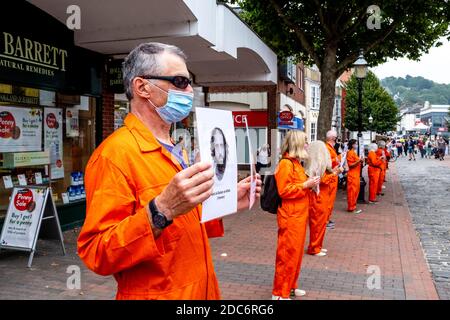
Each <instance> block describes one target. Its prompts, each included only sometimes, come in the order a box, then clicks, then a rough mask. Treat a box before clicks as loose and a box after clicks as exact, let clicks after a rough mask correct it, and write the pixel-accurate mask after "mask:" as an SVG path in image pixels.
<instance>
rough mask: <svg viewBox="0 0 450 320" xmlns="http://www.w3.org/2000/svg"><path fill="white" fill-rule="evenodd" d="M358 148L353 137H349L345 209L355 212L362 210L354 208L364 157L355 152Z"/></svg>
mask: <svg viewBox="0 0 450 320" xmlns="http://www.w3.org/2000/svg"><path fill="white" fill-rule="evenodd" d="M356 150H358V143H357V141H356V140H355V139H351V140H350V141H349V142H348V151H347V164H348V168H349V170H348V172H347V211H348V212H351V213H355V214H359V213H361V212H362V210H361V209H358V210H357V209H356V202H357V201H358V194H359V188H360V176H361V165H362V162H363V161H364V158H360V157H359V156H358V155H357V154H356Z"/></svg>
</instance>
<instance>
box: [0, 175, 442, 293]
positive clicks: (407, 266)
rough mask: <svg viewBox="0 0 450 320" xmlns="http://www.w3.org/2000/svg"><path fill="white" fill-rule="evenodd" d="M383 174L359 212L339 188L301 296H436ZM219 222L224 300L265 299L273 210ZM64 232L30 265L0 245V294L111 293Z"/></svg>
mask: <svg viewBox="0 0 450 320" xmlns="http://www.w3.org/2000/svg"><path fill="white" fill-rule="evenodd" d="M387 179H388V182H387V183H386V186H387V188H386V189H385V194H386V195H385V196H384V197H383V198H382V201H381V203H380V204H378V205H361V208H362V209H363V210H364V212H363V213H362V214H360V215H352V214H349V213H346V212H345V211H344V210H345V209H346V202H345V201H346V200H345V193H344V192H342V191H340V192H339V195H338V198H337V203H336V206H335V207H336V211H335V213H334V215H333V220H334V221H335V222H336V228H335V229H334V230H330V231H328V232H327V235H326V239H325V247H326V248H327V249H328V250H329V253H328V255H327V256H326V257H315V256H309V255H305V257H304V260H303V267H302V272H301V274H300V279H299V286H300V288H302V289H305V290H306V291H307V295H306V296H305V297H303V298H302V299H357V300H361V299H398V300H403V299H438V295H437V292H436V289H435V287H434V284H433V281H432V278H431V275H430V272H429V270H428V266H427V264H426V261H425V259H424V255H423V251H422V248H421V246H420V242H419V238H418V237H417V235H416V233H415V230H414V228H413V225H412V222H411V216H410V213H409V210H408V206H407V204H406V201H405V198H404V195H403V192H402V188H401V186H400V183H399V181H398V174H397V171H396V169H395V166H394V167H393V168H392V169H391V170H390V172H389V174H388V178H387ZM224 223H225V237H223V238H216V239H212V240H211V247H212V255H213V259H214V264H215V269H216V273H217V275H218V278H219V283H220V287H221V291H222V297H223V299H270V297H271V291H272V281H273V273H274V261H275V250H276V239H277V225H276V216H275V215H271V214H269V213H265V212H262V211H261V210H260V209H254V210H252V211H251V212H244V213H240V214H236V215H232V216H229V217H226V218H225V222H224ZM64 236H65V243H66V249H67V252H68V254H67V255H66V256H62V255H61V253H60V249H59V247H58V245H57V244H55V243H52V242H46V241H40V242H39V243H38V249H40V251H39V252H38V254H36V256H35V259H34V263H33V267H32V268H31V269H28V268H26V262H27V256H26V254H24V253H20V252H6V251H5V252H0V289H1V290H0V299H112V298H114V294H115V281H114V279H113V278H112V277H102V276H99V275H96V274H94V273H92V272H91V271H89V270H88V269H86V268H85V267H84V265H83V264H82V262H81V261H80V260H79V258H78V256H77V255H76V246H75V242H76V236H77V230H73V231H67V232H65V233H64ZM306 245H307V243H306V244H305V246H306ZM225 254H226V255H225ZM71 265H76V266H79V267H80V270H81V289H68V287H67V281H68V277H69V276H71V274H70V273H67V268H68V267H70V266H71ZM378 273H379V275H380V277H379V278H378V277H377V274H378ZM377 279H379V280H380V281H379V283H380V286H379V288H378V287H377ZM69 280H70V278H69ZM69 282H70V281H69ZM368 283H369V285H368Z"/></svg>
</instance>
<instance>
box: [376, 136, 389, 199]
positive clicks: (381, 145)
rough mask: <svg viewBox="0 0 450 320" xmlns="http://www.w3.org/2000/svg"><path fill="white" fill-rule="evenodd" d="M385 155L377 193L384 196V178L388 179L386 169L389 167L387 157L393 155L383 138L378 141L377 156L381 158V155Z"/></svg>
mask: <svg viewBox="0 0 450 320" xmlns="http://www.w3.org/2000/svg"><path fill="white" fill-rule="evenodd" d="M383 155H384V160H383V163H382V165H381V172H380V181H379V182H378V189H377V195H378V196H379V195H382V196H384V193H383V184H384V180H385V179H386V170H387V168H388V162H387V159H388V158H389V157H390V156H391V154H390V153H389V151H388V150H387V148H386V142H384V141H383V140H380V141H378V149H377V156H378V158H380V159H381V157H382V156H383Z"/></svg>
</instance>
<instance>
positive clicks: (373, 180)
mask: <svg viewBox="0 0 450 320" xmlns="http://www.w3.org/2000/svg"><path fill="white" fill-rule="evenodd" d="M377 150H378V146H377V144H376V143H371V144H370V145H369V155H368V157H367V162H368V164H369V169H368V174H369V203H370V204H375V203H377V202H378V201H377V190H378V183H380V174H381V168H382V165H383V161H382V159H381V158H380V157H378V156H377Z"/></svg>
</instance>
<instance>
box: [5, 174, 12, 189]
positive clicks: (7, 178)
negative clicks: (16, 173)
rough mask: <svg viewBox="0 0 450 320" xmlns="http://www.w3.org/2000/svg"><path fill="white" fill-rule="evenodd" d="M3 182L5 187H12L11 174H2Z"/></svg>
mask: <svg viewBox="0 0 450 320" xmlns="http://www.w3.org/2000/svg"><path fill="white" fill-rule="evenodd" d="M3 183H4V184H5V189H11V188H12V187H14V185H13V182H12V178H11V176H3Z"/></svg>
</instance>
